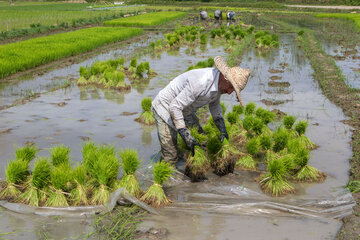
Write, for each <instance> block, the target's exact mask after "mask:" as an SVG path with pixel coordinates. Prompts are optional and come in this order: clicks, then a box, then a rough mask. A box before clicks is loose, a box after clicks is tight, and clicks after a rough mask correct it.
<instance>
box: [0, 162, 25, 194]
mask: <svg viewBox="0 0 360 240" xmlns="http://www.w3.org/2000/svg"><path fill="white" fill-rule="evenodd" d="M5 175H6V187H5V188H4V189H3V190H2V191H1V193H0V199H5V198H16V197H18V196H19V195H20V193H21V191H20V190H19V189H18V188H17V186H18V185H20V184H22V183H24V181H25V180H26V177H27V176H28V175H29V163H28V162H25V161H23V160H11V161H10V162H9V164H8V166H7V168H6V170H5Z"/></svg>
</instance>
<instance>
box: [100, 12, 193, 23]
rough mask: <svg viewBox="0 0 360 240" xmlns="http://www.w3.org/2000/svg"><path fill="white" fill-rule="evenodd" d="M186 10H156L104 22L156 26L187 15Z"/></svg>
mask: <svg viewBox="0 0 360 240" xmlns="http://www.w3.org/2000/svg"><path fill="white" fill-rule="evenodd" d="M186 15H187V13H184V12H155V13H148V14H143V15H139V16H134V17H128V18H120V19H114V20H111V21H106V22H104V25H106V26H154V25H160V24H163V23H166V22H168V21H172V20H175V19H178V18H182V17H184V16H186Z"/></svg>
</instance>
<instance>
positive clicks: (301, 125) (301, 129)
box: [295, 121, 308, 136]
mask: <svg viewBox="0 0 360 240" xmlns="http://www.w3.org/2000/svg"><path fill="white" fill-rule="evenodd" d="M307 126H308V123H307V121H299V122H298V123H297V124H296V125H295V131H296V132H297V133H298V134H299V136H301V135H303V134H305V131H306V128H307Z"/></svg>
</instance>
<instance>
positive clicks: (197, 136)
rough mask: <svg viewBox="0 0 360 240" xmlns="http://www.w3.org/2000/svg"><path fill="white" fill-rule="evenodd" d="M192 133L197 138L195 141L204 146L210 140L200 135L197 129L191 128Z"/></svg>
mask: <svg viewBox="0 0 360 240" xmlns="http://www.w3.org/2000/svg"><path fill="white" fill-rule="evenodd" d="M190 133H191V135H192V136H193V137H194V138H195V140H196V141H197V142H198V143H200V144H204V143H205V142H206V141H207V139H208V137H207V136H206V135H204V134H201V133H199V131H198V130H197V128H196V127H192V128H190Z"/></svg>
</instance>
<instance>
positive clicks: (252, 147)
mask: <svg viewBox="0 0 360 240" xmlns="http://www.w3.org/2000/svg"><path fill="white" fill-rule="evenodd" d="M246 150H247V152H248V153H249V154H251V155H253V156H254V155H256V154H258V153H259V151H260V140H259V138H257V137H254V138H252V139H250V140H249V141H248V142H247V143H246Z"/></svg>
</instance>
